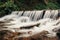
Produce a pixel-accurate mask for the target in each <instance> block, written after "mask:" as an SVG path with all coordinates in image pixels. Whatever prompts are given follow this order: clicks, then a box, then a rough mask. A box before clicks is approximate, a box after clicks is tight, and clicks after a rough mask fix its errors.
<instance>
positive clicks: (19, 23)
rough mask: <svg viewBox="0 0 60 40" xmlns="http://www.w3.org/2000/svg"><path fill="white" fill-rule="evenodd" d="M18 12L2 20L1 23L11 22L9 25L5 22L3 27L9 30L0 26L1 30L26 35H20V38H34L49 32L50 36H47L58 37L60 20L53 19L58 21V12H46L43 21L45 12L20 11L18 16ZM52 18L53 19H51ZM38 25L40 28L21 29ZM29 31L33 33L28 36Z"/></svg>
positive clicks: (0, 19)
mask: <svg viewBox="0 0 60 40" xmlns="http://www.w3.org/2000/svg"><path fill="white" fill-rule="evenodd" d="M17 12H18V11H17ZM17 12H12V14H10V15H6V16H4V17H2V18H0V21H7V20H9V21H10V22H9V23H8V22H5V23H4V24H5V25H4V26H3V27H8V28H2V26H0V28H1V29H0V30H11V31H13V32H24V33H25V34H23V35H20V36H19V37H23V36H25V37H28V36H32V35H34V34H37V33H40V32H42V31H48V32H49V34H47V35H46V36H48V37H54V36H56V33H57V32H55V31H57V30H58V29H59V28H60V18H59V19H57V20H53V19H56V17H57V15H58V12H57V10H55V11H54V10H53V11H50V10H48V11H46V13H45V15H44V19H41V17H42V15H43V11H25V12H24V13H23V11H22V12H21V11H20V12H19V13H18V14H17ZM54 12H55V13H54ZM22 13H23V15H22ZM51 16H52V18H53V19H51V18H50V17H51ZM10 19H12V20H13V21H11V20H10ZM38 19H39V20H38ZM32 20H33V21H32ZM37 20H38V21H37ZM57 23H58V24H57ZM10 24H12V25H10ZM36 24H39V26H34V27H33V28H31V29H19V28H20V27H28V26H30V25H36ZM56 24H57V25H56ZM53 30H54V31H53ZM29 31H31V32H32V33H31V34H28V32H29Z"/></svg>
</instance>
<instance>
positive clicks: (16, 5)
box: [0, 0, 60, 17]
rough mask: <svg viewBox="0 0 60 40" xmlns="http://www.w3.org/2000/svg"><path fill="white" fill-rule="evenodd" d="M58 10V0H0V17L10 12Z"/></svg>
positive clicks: (59, 3)
mask: <svg viewBox="0 0 60 40" xmlns="http://www.w3.org/2000/svg"><path fill="white" fill-rule="evenodd" d="M44 9H51V10H53V9H54V10H55V9H60V0H0V17H1V16H4V15H7V14H10V13H11V12H12V11H21V10H23V11H24V10H44Z"/></svg>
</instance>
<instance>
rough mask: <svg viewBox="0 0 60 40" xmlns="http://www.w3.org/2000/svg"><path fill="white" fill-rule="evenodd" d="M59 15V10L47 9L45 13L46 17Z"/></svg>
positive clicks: (54, 17)
mask: <svg viewBox="0 0 60 40" xmlns="http://www.w3.org/2000/svg"><path fill="white" fill-rule="evenodd" d="M57 17H58V10H47V11H46V12H45V15H44V18H52V19H56V18H57Z"/></svg>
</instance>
